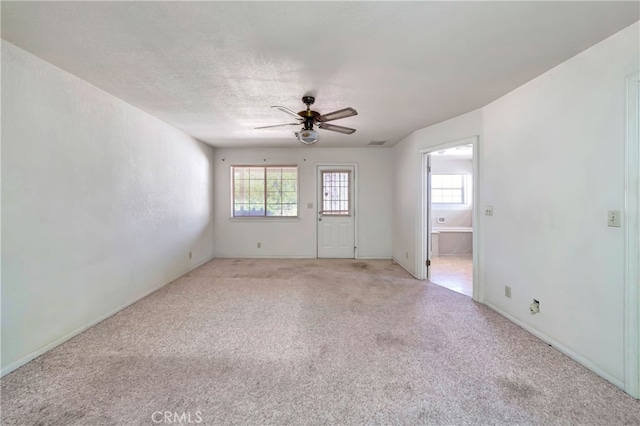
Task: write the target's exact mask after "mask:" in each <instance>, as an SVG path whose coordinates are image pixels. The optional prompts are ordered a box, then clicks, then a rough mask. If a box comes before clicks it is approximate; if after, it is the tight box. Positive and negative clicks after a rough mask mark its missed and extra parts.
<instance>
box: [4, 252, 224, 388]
mask: <svg viewBox="0 0 640 426" xmlns="http://www.w3.org/2000/svg"><path fill="white" fill-rule="evenodd" d="M212 259H214V257H213V256H212V257H210V258H208V259H206V260H204V261H202V262H200V263H199V264H197V265H196V266H194V267H193V268H191V269H189V270H188V271H186V272H183V273H181V274H179V275H178V276H177V277H175V278H172V279H170V280H169V281H167V282H165V283H163V284H160V285H158V286H156V287H154V288H152V289H151V290H148V291H146V292H144V293H143V294H141V295H139V296H137V297H135V298H133V299H132V300H131V301H129V302H126V303H125V304H123V305H121V306H119V307H117V308H116V309H113V310H112V311H109V312H108V313H106V314H104V315H102V316H100V317H99V318H97V319H95V320H94V321H91V322H90V323H88V324H85V325H83V326H81V327H79V328H76V329H75V330H73V331H72V332H71V333H68V334H65V335H64V336H62V337H60V338H59V339H56V340H54V341H53V342H51V343H49V344H48V345H45V346H43V347H41V348H40V349H37V350H35V351H33V352H31V353H30V354H28V355H27V356H24V357H22V358H20V359H19V360H17V361H15V362H13V363H11V364H9V365H7V366H6V367H4V368H3V369H2V371H1V372H0V377H3V376H5V375H7V374H9V373H11V372H12V371H14V370H16V369H18V368H20V367H22V366H23V365H25V364H26V363H28V362H29V361H32V360H34V359H36V358H37V357H39V356H40V355H42V354H44V353H45V352H48V351H50V350H51V349H53V348H55V347H56V346H58V345H61V344H62V343H64V342H66V341H67V340H69V339H71V338H73V337H75V336H77V335H78V334H80V333H82V332H83V331H85V330H88V329H89V328H91V327H93V326H94V325H96V324H98V323H100V322H102V321H104V320H106V319H107V318H109V317H111V316H113V315H115V314H117V313H118V312H120V311H121V310H123V309H125V308H127V307H129V306H131V305H133V304H134V303H136V302H137V301H139V300H141V299H144V298H145V297H147V296H148V295H150V294H151V293H154V292H156V291H158V290H160V289H161V288H162V287H164V286H166V285H167V284H170V283H172V282H174V281H175V280H177V279H178V278H180V277H182V276H183V275H186V274H188V273H189V272H191V271H193V270H194V269H196V268H199V267H200V266H202V265H204V264H205V263H207V262H209V261H211V260H212Z"/></svg>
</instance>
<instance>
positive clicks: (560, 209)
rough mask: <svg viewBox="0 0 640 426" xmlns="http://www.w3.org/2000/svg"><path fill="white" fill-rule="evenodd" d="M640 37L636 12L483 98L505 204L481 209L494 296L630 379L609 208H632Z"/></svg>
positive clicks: (489, 156) (486, 184)
mask: <svg viewBox="0 0 640 426" xmlns="http://www.w3.org/2000/svg"><path fill="white" fill-rule="evenodd" d="M638 40H639V26H638V24H637V23H636V24H635V25H633V26H631V27H629V28H627V29H625V30H623V31H622V32H620V33H618V34H616V35H614V36H612V37H610V38H609V39H607V40H605V41H603V42H601V43H599V44H597V45H595V46H593V47H592V48H590V49H588V50H586V51H585V52H583V53H581V54H579V55H577V56H575V57H574V58H572V59H570V60H568V61H566V62H565V63H563V64H561V65H559V66H558V67H556V68H554V69H552V70H550V71H549V72H546V73H545V74H543V75H541V76H540V77H538V78H536V79H534V80H532V81H531V82H529V83H527V84H525V85H524V86H522V87H520V88H518V89H517V90H515V91H513V92H512V93H510V94H508V95H506V96H504V97H503V98H501V99H499V100H497V101H495V102H493V103H492V104H490V105H488V106H487V107H485V108H484V109H483V117H484V141H483V144H482V145H481V164H480V185H481V187H480V194H481V203H482V206H484V205H486V204H490V205H493V209H494V214H493V216H492V217H487V216H482V220H481V228H482V233H481V241H480V252H481V257H480V259H481V273H482V280H483V287H484V301H485V302H487V303H489V304H491V305H492V306H493V307H495V308H497V309H498V310H500V311H502V312H504V313H506V314H508V315H510V316H511V317H512V318H514V319H515V320H516V321H519V322H520V323H522V324H524V325H525V326H528V327H530V328H531V329H532V330H536V331H538V332H540V333H541V334H542V335H544V336H546V337H549V338H551V339H553V341H555V342H558V343H560V344H561V345H563V346H564V348H565V350H567V351H569V352H570V353H572V354H573V356H575V357H576V358H578V359H580V360H581V361H582V362H583V363H584V364H585V365H587V366H590V367H591V368H592V369H594V370H595V371H597V372H598V373H600V374H601V375H603V376H604V377H606V378H608V379H610V380H611V381H613V382H614V383H617V384H618V385H620V384H621V381H622V380H623V328H624V327H623V311H624V305H623V300H624V294H623V255H624V250H623V249H624V241H623V232H624V228H609V227H607V220H606V217H607V210H623V209H624V197H623V190H624V175H623V173H624V129H625V125H624V106H625V97H624V88H625V76H627V75H629V74H632V73H633V72H636V71H638V68H639V60H640V58H639V55H638V52H639V41H638ZM505 285H509V286H511V287H512V298H511V299H507V298H506V297H504V286H505ZM534 298H535V299H537V300H539V301H540V302H541V312H540V313H539V314H537V315H531V314H530V313H529V308H528V305H529V303H531V301H532V299H534Z"/></svg>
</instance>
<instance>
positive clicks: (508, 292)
mask: <svg viewBox="0 0 640 426" xmlns="http://www.w3.org/2000/svg"><path fill="white" fill-rule="evenodd" d="M504 295H505V296H506V297H508V298H509V299H511V287H509V286H508V285H505V286H504Z"/></svg>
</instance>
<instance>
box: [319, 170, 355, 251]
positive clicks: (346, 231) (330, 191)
mask: <svg viewBox="0 0 640 426" xmlns="http://www.w3.org/2000/svg"><path fill="white" fill-rule="evenodd" d="M355 179H356V173H355V166H353V165H326V166H318V179H317V182H318V222H317V224H318V226H317V233H318V258H331V259H337V258H341V259H354V258H355V250H356V244H355V222H356V221H355V193H356V191H355V188H356V180H355Z"/></svg>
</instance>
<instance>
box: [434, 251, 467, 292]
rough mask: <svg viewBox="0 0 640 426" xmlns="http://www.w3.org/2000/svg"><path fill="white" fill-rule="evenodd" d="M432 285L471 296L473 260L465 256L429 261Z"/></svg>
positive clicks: (441, 257)
mask: <svg viewBox="0 0 640 426" xmlns="http://www.w3.org/2000/svg"><path fill="white" fill-rule="evenodd" d="M430 281H431V282H432V283H434V284H438V285H440V286H442V287H446V288H448V289H450V290H453V291H457V292H458V293H462V294H466V295H467V296H472V295H473V260H472V257H471V255H466V256H439V257H434V258H433V259H431V279H430Z"/></svg>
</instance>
